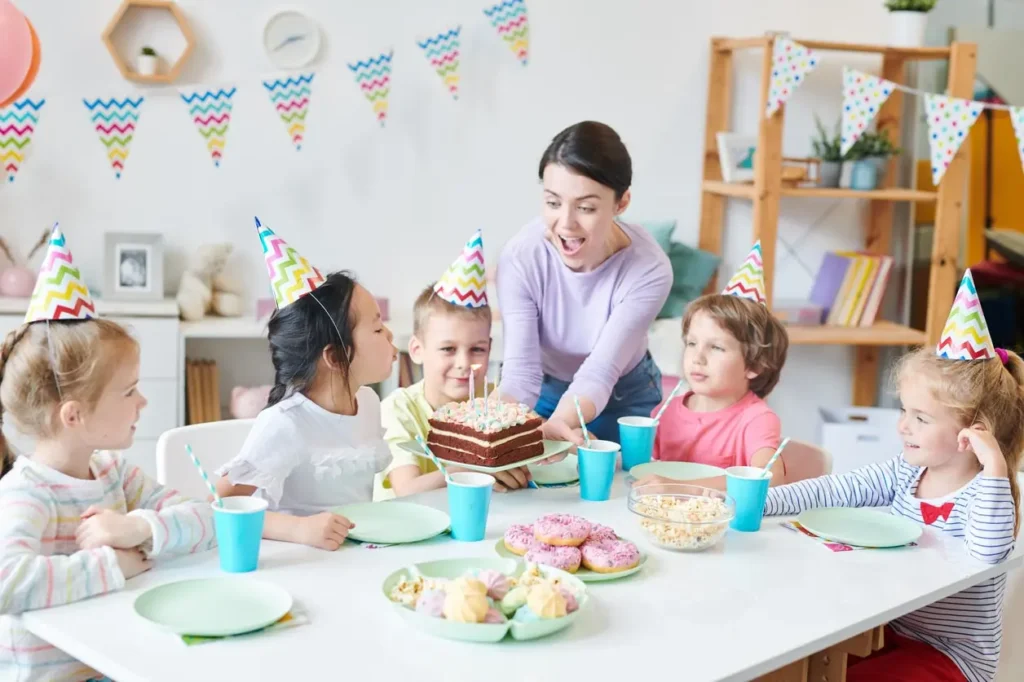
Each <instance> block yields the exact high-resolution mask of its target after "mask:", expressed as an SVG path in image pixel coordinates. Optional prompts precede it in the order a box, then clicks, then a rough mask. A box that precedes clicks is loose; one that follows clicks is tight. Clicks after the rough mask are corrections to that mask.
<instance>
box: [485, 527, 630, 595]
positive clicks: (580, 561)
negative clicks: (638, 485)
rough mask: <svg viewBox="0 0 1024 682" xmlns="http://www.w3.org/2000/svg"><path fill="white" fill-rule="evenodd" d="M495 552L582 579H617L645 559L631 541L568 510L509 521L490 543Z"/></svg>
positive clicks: (589, 580) (585, 580)
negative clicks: (531, 519)
mask: <svg viewBox="0 0 1024 682" xmlns="http://www.w3.org/2000/svg"><path fill="white" fill-rule="evenodd" d="M494 549H495V551H496V552H497V553H498V555H499V556H503V557H510V558H516V557H518V558H521V559H523V560H525V561H526V562H528V563H534V564H540V565H542V566H550V567H552V568H557V569H559V570H561V571H565V572H567V573H570V574H572V575H574V576H576V577H577V578H579V579H580V580H582V581H583V582H601V581H605V580H618V579H619V578H625V577H626V576H629V575H633V574H634V573H636V572H637V571H639V570H640V569H641V568H643V567H644V564H646V563H647V555H646V554H644V553H643V552H641V551H640V549H639V548H638V547H637V546H636V544H635V543H633V542H631V541H629V540H627V539H625V538H623V537H620V536H619V535H618V534H617V533H616V532H615V531H614V530H612V529H611V528H609V527H608V526H602V525H601V524H599V523H593V522H591V521H588V520H586V519H584V518H583V517H581V516H574V515H572V514H547V515H545V516H542V517H540V518H538V519H537V520H535V521H534V522H533V523H529V524H513V525H511V526H509V527H508V530H506V531H505V535H504V537H502V538H501V539H500V540H498V542H497V543H496V544H495V545H494Z"/></svg>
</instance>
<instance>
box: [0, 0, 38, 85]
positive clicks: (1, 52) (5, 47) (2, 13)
mask: <svg viewBox="0 0 1024 682" xmlns="http://www.w3.org/2000/svg"><path fill="white" fill-rule="evenodd" d="M31 66H32V31H31V30H30V29H29V27H28V20H27V19H26V18H25V15H24V14H22V13H21V12H19V11H18V8H17V7H15V6H14V5H13V4H11V2H10V0H0V102H3V101H5V100H6V99H7V98H8V97H10V96H11V95H13V94H14V93H15V92H17V91H18V88H20V87H21V84H22V83H24V82H25V77H26V76H27V75H28V72H29V68H30V67H31Z"/></svg>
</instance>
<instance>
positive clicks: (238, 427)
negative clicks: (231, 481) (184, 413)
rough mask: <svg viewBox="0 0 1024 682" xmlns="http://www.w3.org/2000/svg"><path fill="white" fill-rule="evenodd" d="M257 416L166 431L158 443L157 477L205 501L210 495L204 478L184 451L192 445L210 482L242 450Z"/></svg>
mask: <svg viewBox="0 0 1024 682" xmlns="http://www.w3.org/2000/svg"><path fill="white" fill-rule="evenodd" d="M255 421H256V420H255V419H228V420H224V421H217V422H208V423H205V424H193V425H191V426H181V427H179V428H176V429H171V430H170V431H164V433H163V434H161V436H160V439H159V440H158V441H157V442H156V480H157V481H158V482H159V483H160V484H161V485H166V486H169V487H171V488H174V489H175V490H177V491H178V492H180V493H181V494H182V495H185V496H187V497H193V498H196V499H200V500H205V499H206V498H207V497H209V496H210V491H209V490H208V489H207V487H206V484H205V483H203V479H202V478H201V477H200V476H199V472H198V471H196V467H195V465H194V464H192V459H191V458H190V457H189V456H188V453H187V452H186V451H185V445H186V444H188V445H191V446H192V451H193V452H195V454H196V457H198V458H199V461H200V463H202V465H203V469H205V470H206V473H207V475H208V476H209V477H210V480H211V481H215V479H216V475H215V474H214V473H213V472H214V471H215V470H216V469H217V468H218V467H220V466H221V465H222V464H226V463H227V462H228V460H230V459H231V458H232V457H234V456H235V455H236V454H238V451H239V450H241V449H242V444H243V443H244V442H245V439H246V437H247V436H248V435H249V431H251V430H252V425H253V422H255Z"/></svg>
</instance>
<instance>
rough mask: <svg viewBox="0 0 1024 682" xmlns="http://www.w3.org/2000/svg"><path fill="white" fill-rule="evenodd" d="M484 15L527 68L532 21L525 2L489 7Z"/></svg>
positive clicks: (510, 0) (510, 1)
mask: <svg viewBox="0 0 1024 682" xmlns="http://www.w3.org/2000/svg"><path fill="white" fill-rule="evenodd" d="M484 14H486V15H487V18H488V19H490V20H491V26H493V27H494V28H495V29H496V30H497V31H498V35H499V36H501V37H502V38H503V39H504V40H505V43H506V44H507V45H508V46H509V49H511V50H512V54H514V55H515V56H516V58H517V59H518V60H519V61H520V62H522V64H523V66H526V62H527V59H528V58H529V56H530V55H529V52H530V19H529V17H528V16H527V14H526V3H525V2H524V1H523V0H505V1H504V2H502V3H499V4H497V5H494V6H493V7H488V8H486V9H485V10H484Z"/></svg>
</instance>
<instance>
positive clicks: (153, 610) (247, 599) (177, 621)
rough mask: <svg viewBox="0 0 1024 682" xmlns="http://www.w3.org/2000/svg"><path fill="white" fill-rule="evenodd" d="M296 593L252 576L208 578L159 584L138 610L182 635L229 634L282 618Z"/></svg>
mask: <svg viewBox="0 0 1024 682" xmlns="http://www.w3.org/2000/svg"><path fill="white" fill-rule="evenodd" d="M291 608H292V598H291V595H289V594H288V593H287V592H286V591H284V590H283V589H282V588H280V587H278V586H277V585H274V584H271V583H268V582H264V581H262V580H255V579H251V578H240V577H235V578H202V579H197V580H181V581H178V582H173V583H167V584H165V585H159V586H158V587H153V588H150V589H148V590H146V591H145V592H143V593H142V594H140V595H139V596H138V597H136V599H135V613H137V614H139V615H140V616H142V617H143V618H145V619H146V620H148V621H151V622H153V623H156V624H157V625H159V626H161V627H164V628H166V629H168V630H170V631H171V632H174V633H177V634H179V635H196V636H200V637H228V636H230V635H240V634H242V633H245V632H253V631H254V630H260V629H262V628H265V627H267V626H268V625H272V624H274V623H276V622H277V621H279V620H281V618H283V617H284V615H285V614H286V613H288V611H290V610H291Z"/></svg>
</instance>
